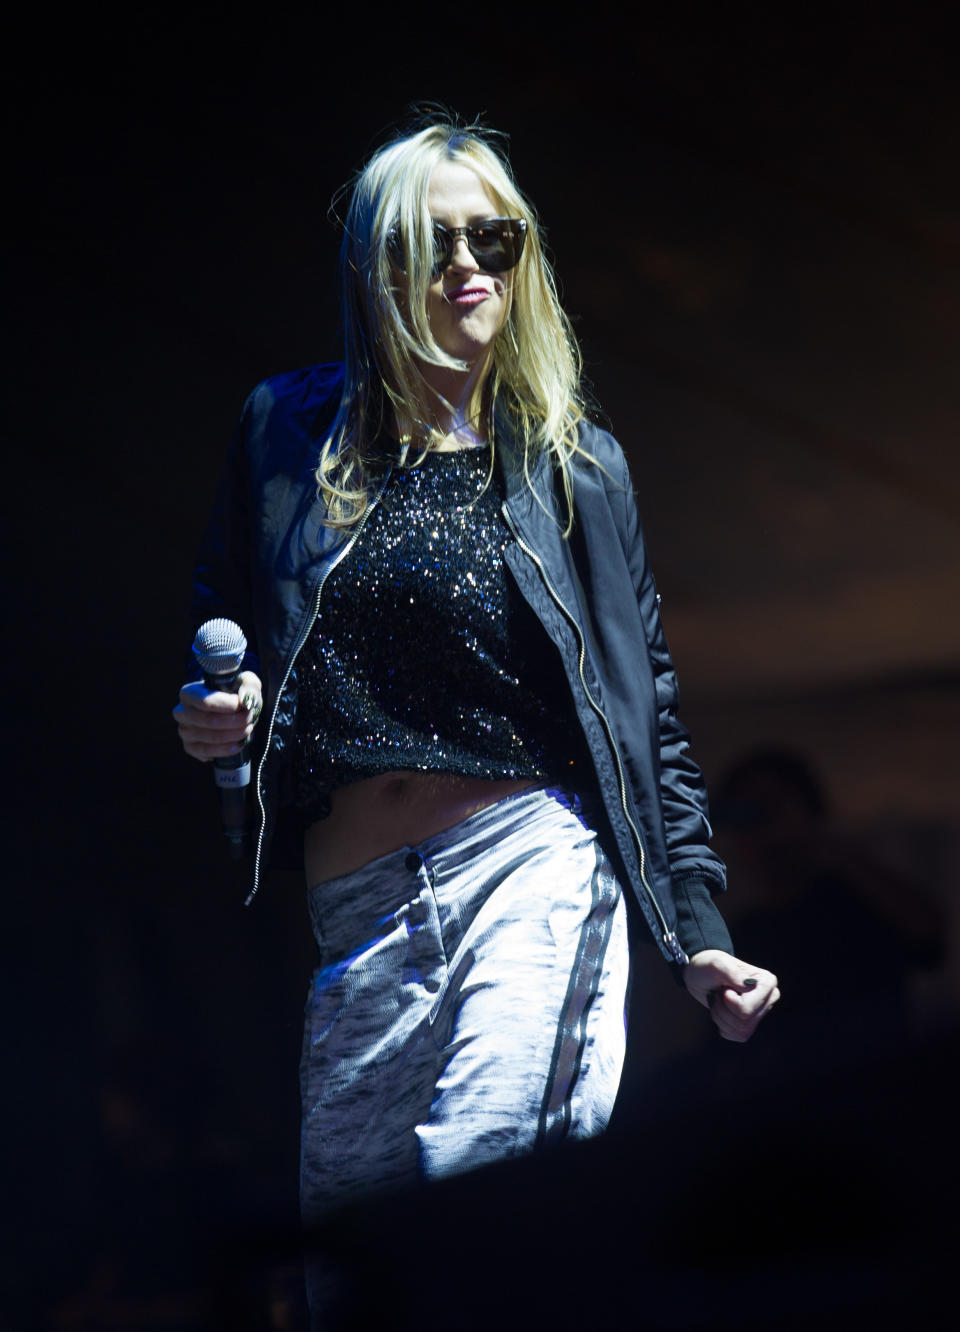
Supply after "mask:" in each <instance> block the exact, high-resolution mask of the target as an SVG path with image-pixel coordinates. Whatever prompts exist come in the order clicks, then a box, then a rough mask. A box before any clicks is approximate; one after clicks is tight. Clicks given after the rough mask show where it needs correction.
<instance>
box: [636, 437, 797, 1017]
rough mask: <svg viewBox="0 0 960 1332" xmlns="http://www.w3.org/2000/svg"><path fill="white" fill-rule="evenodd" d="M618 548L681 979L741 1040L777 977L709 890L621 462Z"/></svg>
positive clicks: (715, 878)
mask: <svg viewBox="0 0 960 1332" xmlns="http://www.w3.org/2000/svg"><path fill="white" fill-rule="evenodd" d="M623 468H624V470H623V479H624V492H623V494H624V510H625V512H624V524H625V528H624V530H625V533H626V541H625V549H626V554H627V559H628V562H629V564H630V570H631V575H632V577H633V583H634V588H635V590H636V594H637V604H638V606H639V608H640V614H641V617H642V619H643V625H644V632H645V634H646V639H647V646H648V650H649V654H650V662H651V666H652V669H653V675H654V682H655V687H656V697H657V716H658V725H659V737H660V791H661V800H662V804H663V813H664V825H665V831H666V840H667V851H668V855H669V858H670V867H671V875H672V880H673V890H674V900H675V903H676V906H677V915H678V934H679V936H680V939H681V942H682V943H683V945H684V948H685V950H686V951H687V953H688V954H689V956H690V961H689V962H688V964H687V965H686V966H685V967H683V968H682V971H681V977H682V979H683V983H684V985H685V986H686V989H687V991H688V993H689V994H691V995H692V996H693V998H694V999H696V1000H697V1002H698V1003H700V1004H703V1005H704V1007H706V1008H708V1009H709V1010H710V1014H711V1017H712V1019H713V1022H714V1024H715V1025H716V1027H717V1030H718V1031H719V1032H720V1035H721V1036H723V1037H724V1038H725V1039H726V1040H731V1041H746V1040H749V1039H750V1037H751V1036H752V1035H753V1033H754V1032H755V1031H756V1029H757V1026H758V1025H759V1023H760V1021H761V1020H762V1019H763V1018H764V1017H765V1016H766V1014H767V1013H768V1012H769V1011H770V1009H771V1008H772V1007H773V1005H774V1004H775V1003H776V1002H777V1001H778V999H779V998H780V990H779V988H778V984H777V978H776V976H774V975H773V974H772V973H771V972H769V971H766V970H765V969H764V968H762V967H756V966H753V965H751V964H750V963H748V962H744V961H742V960H741V959H739V958H737V957H735V956H734V954H733V944H732V942H731V940H730V935H729V933H728V932H727V929H726V925H725V924H724V923H723V920H722V917H721V916H720V913H719V911H718V910H717V908H716V906H715V905H714V903H713V893H718V892H722V891H723V890H724V889H725V887H726V872H725V868H724V866H723V864H722V862H721V861H720V859H719V857H718V856H717V855H716V854H715V852H713V851H712V850H711V849H710V847H709V845H708V843H709V839H710V835H711V829H710V823H709V820H708V816H707V794H706V788H705V786H704V782H703V777H702V774H701V772H700V769H699V768H698V767H697V765H696V763H694V761H693V759H692V758H691V756H690V752H689V734H688V732H687V731H686V729H685V728H684V727H683V725H682V724H681V722H680V720H679V716H678V708H679V696H678V689H677V676H676V671H675V669H674V666H673V661H672V659H671V657H670V652H669V649H668V647H667V642H666V638H665V636H664V632H663V624H662V622H661V619H660V597H659V595H658V594H657V590H656V586H655V584H654V581H653V573H652V571H651V569H650V564H649V560H648V558H647V552H646V546H645V543H644V540H643V533H642V531H641V527H640V520H639V516H638V514H637V508H636V503H635V501H634V497H633V488H632V485H631V482H630V476H629V471H628V470H627V466H626V461H625V460H624V465H623Z"/></svg>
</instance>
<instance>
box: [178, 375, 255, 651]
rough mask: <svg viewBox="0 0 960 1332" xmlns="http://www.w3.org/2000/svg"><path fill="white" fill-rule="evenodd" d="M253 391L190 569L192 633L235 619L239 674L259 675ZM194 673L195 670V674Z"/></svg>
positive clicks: (229, 452) (233, 441)
mask: <svg viewBox="0 0 960 1332" xmlns="http://www.w3.org/2000/svg"><path fill="white" fill-rule="evenodd" d="M256 396H257V390H254V392H253V393H252V394H251V395H250V397H249V398H248V399H247V401H246V403H245V405H244V409H243V412H242V414H241V417H240V421H239V424H238V425H237V429H236V430H235V431H234V435H233V439H232V441H231V444H230V448H229V451H228V453H227V459H226V464H225V466H224V469H223V472H222V474H221V476H220V482H219V484H218V486H217V490H216V494H215V498H214V502H213V509H212V512H211V515H210V520H209V522H208V524H207V528H206V531H205V533H204V536H203V539H202V541H201V544H200V549H199V552H198V555H197V560H196V564H195V565H194V571H193V601H192V606H191V617H190V618H191V629H192V632H193V633H194V634H195V633H196V631H197V629H199V627H200V625H201V624H203V623H204V622H205V621H206V620H211V619H220V618H225V619H229V620H233V621H235V622H236V623H237V624H238V625H239V626H240V628H241V629H242V630H243V632H244V634H245V635H246V638H247V652H246V655H245V656H244V660H243V668H244V670H250V671H255V672H256V673H257V674H261V669H260V657H259V652H258V648H257V643H256V635H255V629H254V611H253V596H252V581H251V570H252V557H253V552H252V542H251V529H250V522H251V516H250V459H249V455H248V449H247V441H248V434H249V431H250V422H251V418H252V415H253V412H254V401H255V399H256ZM194 674H195V675H197V674H198V672H196V671H194Z"/></svg>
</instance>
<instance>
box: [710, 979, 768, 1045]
mask: <svg viewBox="0 0 960 1332" xmlns="http://www.w3.org/2000/svg"><path fill="white" fill-rule="evenodd" d="M779 998H780V988H779V986H778V984H777V978H776V976H774V975H773V973H772V972H769V971H764V970H763V968H761V967H754V968H753V969H752V972H751V974H750V975H749V976H745V977H744V978H743V980H742V981H741V982H740V985H739V987H738V988H733V987H732V986H722V987H719V988H717V989H715V990H713V991H711V994H710V1015H711V1017H712V1018H713V1022H714V1025H715V1026H716V1028H717V1030H718V1031H719V1033H720V1035H721V1036H722V1037H723V1038H724V1039H725V1040H728V1041H740V1042H743V1041H748V1040H749V1039H750V1037H751V1036H752V1035H753V1033H754V1032H755V1031H756V1029H757V1027H758V1026H759V1025H760V1023H761V1022H762V1021H763V1019H764V1018H765V1017H766V1016H767V1014H768V1013H769V1012H770V1010H771V1009H772V1008H773V1006H774V1004H775V1003H777V1002H778V1000H779Z"/></svg>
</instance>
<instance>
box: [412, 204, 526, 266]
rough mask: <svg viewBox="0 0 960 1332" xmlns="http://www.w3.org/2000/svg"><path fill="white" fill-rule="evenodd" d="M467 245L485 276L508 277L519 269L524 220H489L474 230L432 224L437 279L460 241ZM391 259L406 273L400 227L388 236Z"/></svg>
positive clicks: (474, 227)
mask: <svg viewBox="0 0 960 1332" xmlns="http://www.w3.org/2000/svg"><path fill="white" fill-rule="evenodd" d="M458 236H462V237H463V238H464V240H465V241H466V242H467V249H468V250H469V251H470V253H471V254H472V255H473V257H474V259H476V261H477V263H478V264H479V265H480V267H481V268H482V269H483V270H484V272H486V273H506V272H508V271H509V269H511V268H516V266H517V264H518V263H519V262H520V256H521V254H523V242H524V241H525V240H526V238H527V224H526V222H525V221H524V220H523V218H522V217H488V218H487V219H486V221H484V222H477V223H476V224H475V225H474V226H472V227H445V226H443V224H442V223H440V222H434V224H433V276H434V277H438V276H439V274H440V273H442V272H443V270H444V269H445V268H448V267H449V266H450V264H451V263H452V261H453V253H454V250H455V249H456V247H457V237H458ZM387 248H388V250H389V252H390V258H391V259H392V260H393V262H394V263H395V264H396V266H397V267H398V268H399V269H400V271H401V273H402V272H403V271H404V266H405V259H404V254H403V239H402V237H401V235H400V231H399V229H398V228H397V227H393V228H392V229H391V231H390V232H389V234H388V236H387Z"/></svg>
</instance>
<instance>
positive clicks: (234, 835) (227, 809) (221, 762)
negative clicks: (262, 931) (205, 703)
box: [203, 671, 251, 860]
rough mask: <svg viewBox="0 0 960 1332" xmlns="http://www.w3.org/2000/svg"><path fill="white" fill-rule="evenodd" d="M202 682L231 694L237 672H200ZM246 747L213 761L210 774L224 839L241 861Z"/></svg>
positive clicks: (246, 832) (246, 842) (246, 833)
mask: <svg viewBox="0 0 960 1332" xmlns="http://www.w3.org/2000/svg"><path fill="white" fill-rule="evenodd" d="M203 683H204V684H205V685H206V687H207V688H208V689H217V690H219V691H220V692H221V693H224V694H235V693H237V691H238V690H239V688H240V672H239V671H230V672H229V673H226V674H223V675H215V674H213V673H212V672H210V671H204V673H203ZM250 766H251V765H250V746H249V745H248V744H246V745H244V746H243V748H242V749H241V750H239V751H238V753H236V754H227V755H226V756H225V757H224V758H216V759H214V760H213V776H214V780H215V782H216V786H217V795H218V797H219V802H220V822H221V824H222V826H223V833H224V836H225V837H226V839H227V851H228V852H229V854H230V859H231V860H242V859H243V858H244V856H245V855H246V854H247V852H248V850H249V847H250V802H249V800H248V799H247V788H248V787H249V785H250Z"/></svg>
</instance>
